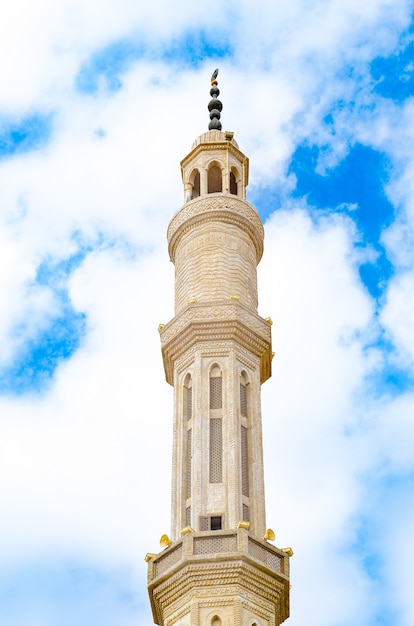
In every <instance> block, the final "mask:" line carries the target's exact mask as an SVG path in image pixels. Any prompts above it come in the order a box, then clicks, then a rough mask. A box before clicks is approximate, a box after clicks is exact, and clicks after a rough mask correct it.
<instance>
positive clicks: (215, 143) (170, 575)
mask: <svg viewBox="0 0 414 626" xmlns="http://www.w3.org/2000/svg"><path fill="white" fill-rule="evenodd" d="M217 74H218V70H216V71H215V72H214V73H213V75H212V78H211V91H210V95H211V100H210V102H209V105H208V109H209V111H210V120H211V121H210V125H209V130H208V132H206V133H204V134H202V135H201V136H200V137H198V139H196V141H195V142H194V144H193V146H192V149H191V151H190V153H189V154H188V155H187V156H186V157H185V158H184V159H183V161H182V162H181V172H182V178H183V183H184V205H183V206H182V208H181V209H180V210H179V211H178V212H177V213H176V214H175V215H174V217H173V218H172V220H171V222H170V225H169V227H168V234H167V236H168V249H169V254H170V258H171V260H172V262H173V263H174V265H175V317H174V318H173V319H172V320H171V321H170V322H169V323H168V324H166V325H160V327H159V331H160V336H161V344H162V355H163V360H164V368H165V375H166V379H167V382H168V383H170V384H171V385H173V386H174V393H175V403H174V438H173V463H172V530H171V539H170V538H169V537H168V536H167V535H163V537H162V538H161V545H162V546H163V547H164V549H163V550H162V552H160V553H159V554H157V555H154V554H148V555H147V557H146V560H147V561H148V590H149V596H150V601H151V607H152V612H153V617H154V622H155V623H156V624H159V625H160V626H173V625H175V626H277V625H279V624H281V623H282V622H283V621H284V620H285V619H286V618H287V617H288V615H289V557H290V556H291V554H292V552H291V550H290V548H286V549H282V550H280V549H278V548H275V547H274V546H273V545H272V544H270V543H269V541H271V540H273V539H274V533H273V531H271V530H270V529H269V530H268V531H266V521H265V496H264V475H263V452H262V425H261V421H262V420H261V402H260V386H261V384H262V383H263V382H265V381H266V380H267V379H268V378H269V377H270V376H271V361H272V348H271V328H270V327H271V320H270V318H267V319H263V318H262V317H260V316H259V315H258V313H257V304H258V300H257V271H256V267H257V264H258V263H259V261H260V259H261V256H262V253H263V237H264V231H263V225H262V223H261V220H260V218H259V215H258V214H257V212H256V210H255V209H254V208H253V207H252V206H251V205H250V204H249V203H248V202H247V201H246V186H247V184H248V173H249V162H248V159H247V157H246V156H245V155H244V154H243V153H242V152H241V151H240V150H239V147H238V145H237V143H236V141H235V140H234V138H233V133H230V132H222V131H221V122H220V115H221V110H222V103H221V102H220V100H219V99H218V96H219V94H220V92H219V89H218V86H217Z"/></svg>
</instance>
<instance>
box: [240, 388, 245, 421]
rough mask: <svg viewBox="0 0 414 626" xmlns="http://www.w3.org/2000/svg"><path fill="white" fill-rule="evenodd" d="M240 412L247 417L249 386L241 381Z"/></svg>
mask: <svg viewBox="0 0 414 626" xmlns="http://www.w3.org/2000/svg"><path fill="white" fill-rule="evenodd" d="M240 413H241V414H242V415H243V417H247V387H246V384H245V383H244V382H241V383H240Z"/></svg>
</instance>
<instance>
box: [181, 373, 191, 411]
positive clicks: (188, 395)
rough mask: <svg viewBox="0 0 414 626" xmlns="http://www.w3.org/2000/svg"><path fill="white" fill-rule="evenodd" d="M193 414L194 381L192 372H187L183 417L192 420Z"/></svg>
mask: <svg viewBox="0 0 414 626" xmlns="http://www.w3.org/2000/svg"><path fill="white" fill-rule="evenodd" d="M192 416H193V383H192V380H191V376H190V374H187V376H186V377H185V380H184V389H183V417H184V420H187V421H188V420H190V419H191V418H192Z"/></svg>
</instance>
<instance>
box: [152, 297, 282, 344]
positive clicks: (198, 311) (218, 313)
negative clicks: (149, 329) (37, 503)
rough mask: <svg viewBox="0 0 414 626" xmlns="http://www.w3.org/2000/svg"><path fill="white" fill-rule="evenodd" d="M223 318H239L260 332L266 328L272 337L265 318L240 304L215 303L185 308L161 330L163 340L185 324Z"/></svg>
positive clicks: (163, 341)
mask: <svg viewBox="0 0 414 626" xmlns="http://www.w3.org/2000/svg"><path fill="white" fill-rule="evenodd" d="M215 319H218V320H222V319H226V320H229V319H238V320H240V321H241V322H243V323H244V324H245V325H246V326H247V327H248V328H250V329H251V330H254V331H255V332H257V333H258V334H260V335H261V334H262V333H263V330H264V329H266V331H267V335H268V336H269V338H270V327H268V328H267V327H266V326H267V325H266V323H265V322H264V320H263V319H262V318H261V317H259V316H258V315H256V314H255V313H252V312H250V311H248V310H246V309H244V307H243V306H242V305H240V304H237V305H236V304H233V305H232V304H214V305H208V304H205V305H203V306H192V307H189V308H188V309H187V310H184V311H183V312H182V313H180V315H179V316H178V317H175V318H174V319H173V320H171V322H169V323H168V324H167V325H166V326H165V327H164V329H163V330H162V331H161V333H160V336H161V342H162V343H167V342H168V341H169V340H170V339H171V338H172V337H174V336H175V335H177V334H178V332H179V331H180V330H182V329H183V328H184V327H185V326H187V325H188V324H189V323H190V322H192V321H197V322H199V321H205V320H208V321H210V320H215Z"/></svg>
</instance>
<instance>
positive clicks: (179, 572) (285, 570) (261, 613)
mask: <svg viewBox="0 0 414 626" xmlns="http://www.w3.org/2000/svg"><path fill="white" fill-rule="evenodd" d="M148 590H149V594H150V600H151V607H152V612H153V618H154V622H155V623H156V624H158V625H159V626H279V624H281V623H282V622H283V621H284V620H285V619H286V618H287V617H289V557H288V555H287V554H286V553H285V552H283V551H282V550H279V549H278V548H275V547H274V546H272V545H270V544H269V543H267V542H265V541H263V540H260V539H258V538H257V537H254V536H253V535H251V533H249V531H247V530H245V529H243V528H239V529H237V530H236V531H217V532H213V533H197V532H188V533H187V534H185V535H184V536H183V537H182V539H180V540H179V541H177V542H175V543H173V544H172V545H170V546H169V547H168V548H166V549H165V550H163V552H161V553H160V554H158V555H156V556H154V557H153V558H152V559H151V560H150V561H149V568H148Z"/></svg>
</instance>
